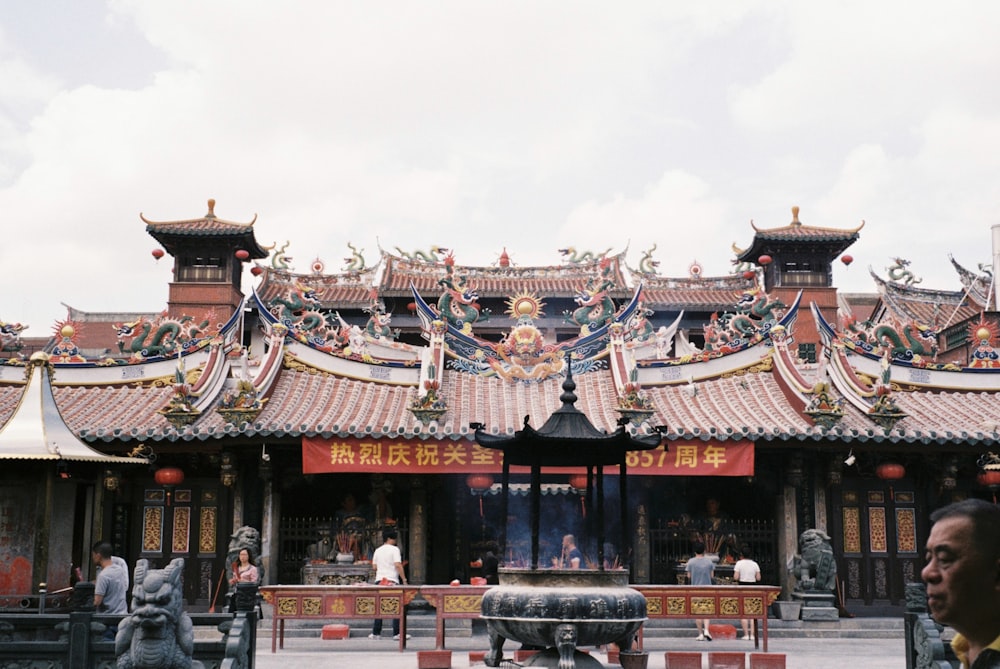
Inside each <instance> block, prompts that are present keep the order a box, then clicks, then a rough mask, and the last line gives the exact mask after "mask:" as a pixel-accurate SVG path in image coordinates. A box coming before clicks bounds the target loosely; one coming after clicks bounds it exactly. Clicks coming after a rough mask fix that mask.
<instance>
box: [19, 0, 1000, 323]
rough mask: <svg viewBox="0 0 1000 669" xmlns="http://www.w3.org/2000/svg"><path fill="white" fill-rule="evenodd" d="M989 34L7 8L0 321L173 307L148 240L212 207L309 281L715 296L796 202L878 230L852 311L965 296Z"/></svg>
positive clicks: (701, 15) (879, 27)
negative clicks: (588, 267)
mask: <svg viewBox="0 0 1000 669" xmlns="http://www.w3.org/2000/svg"><path fill="white" fill-rule="evenodd" d="M998 34H1000V3H984V2H971V1H970V2H962V1H959V2H954V3H947V4H945V3H940V2H925V1H916V2H915V1H907V2H902V1H886V2H877V3H873V2H844V3H834V5H833V6H831V5H829V4H822V3H803V2H792V1H788V2H763V1H761V2H755V1H752V0H732V1H725V0H718V1H713V2H704V3H698V2H673V1H669V2H663V1H662V0H656V1H652V2H630V3H599V2H572V3H571V2H537V1H532V2H518V1H516V0H515V1H511V2H503V3H487V2H468V1H467V0H462V1H460V2H450V1H447V0H445V1H442V2H436V3H414V2H397V1H393V0H387V1H385V2H377V3H371V2H363V3H357V2H339V1H335V0H325V1H323V2H289V3H272V2H262V1H261V2H248V1H246V0H240V1H235V0H234V1H222V0H220V1H218V2H193V1H184V0H178V1H175V2H152V1H151V2H135V1H131V0H110V1H108V2H100V1H98V0H53V1H49V2H42V3H8V6H6V7H5V9H4V12H3V13H2V14H0V216H2V217H3V221H2V224H0V225H2V230H3V235H2V238H3V243H2V244H0V267H2V268H3V269H2V271H3V275H2V276H3V279H2V285H3V288H2V289H0V320H3V321H7V322H20V323H25V324H28V325H29V326H30V328H29V329H28V330H27V331H25V332H24V335H25V336H42V335H46V334H48V333H49V330H50V328H51V326H52V325H53V324H54V323H55V322H57V321H59V320H61V319H63V318H65V317H66V309H65V307H64V306H62V304H68V305H70V306H72V307H74V308H77V309H81V310H84V311H116V312H117V311H156V310H158V309H162V308H164V307H165V305H166V300H167V286H168V283H169V280H170V275H171V264H170V262H169V259H164V260H161V261H159V262H157V261H155V260H154V259H153V257H152V256H151V255H150V251H151V250H152V249H153V248H155V247H156V243H155V241H154V240H153V239H152V238H151V237H149V236H148V235H147V234H146V233H145V230H144V228H145V224H144V223H143V222H142V221H141V220H140V218H139V214H140V212H142V213H143V214H144V215H145V216H146V217H147V218H149V219H150V220H157V221H164V220H176V219H187V218H195V217H199V216H202V215H204V214H205V212H206V204H205V203H206V200H207V199H208V198H215V199H216V200H217V202H218V204H217V205H216V208H215V210H216V214H217V215H218V216H219V217H220V218H223V219H226V220H230V221H237V222H240V221H250V220H251V219H252V218H253V217H254V215H255V214H256V215H258V220H257V223H256V224H255V228H256V232H257V237H258V240H259V241H260V243H262V244H264V245H269V244H272V243H275V242H277V243H278V245H279V246H280V245H282V244H284V242H285V241H286V240H288V241H290V242H291V243H290V244H289V246H288V249H287V253H288V255H290V256H291V257H292V258H293V260H292V265H293V267H294V268H295V269H296V270H298V271H302V272H307V271H308V270H309V267H310V265H311V264H312V261H313V259H314V258H316V257H319V258H320V259H321V260H323V261H324V263H325V265H326V268H327V270H328V271H338V270H339V269H340V268H341V267H343V266H344V264H345V262H344V258H347V257H348V256H350V251H349V249H348V248H347V244H348V243H349V242H350V243H353V244H354V246H356V247H357V248H359V249H364V255H365V257H366V258H367V261H368V263H369V264H372V263H374V262H375V261H376V260H377V259H378V247H379V245H380V244H381V246H382V247H383V248H385V249H387V250H395V249H396V248H397V247H399V248H400V249H402V250H404V251H414V250H417V249H427V248H429V247H430V246H431V245H438V246H446V247H448V248H451V249H453V250H454V251H455V255H456V260H457V261H458V262H459V263H461V264H480V265H489V264H492V263H495V262H496V261H497V259H498V257H499V255H500V253H501V251H502V250H503V248H505V247H506V248H507V250H508V252H509V253H510V256H511V259H512V261H513V262H514V263H515V264H521V265H530V264H558V263H559V262H560V261H561V256H560V255H559V253H558V251H557V249H559V248H565V247H574V248H576V249H578V250H579V251H580V252H582V251H585V250H592V251H604V250H606V249H608V248H609V247H610V248H611V249H612V250H613V251H615V252H618V251H621V250H623V249H625V248H626V247H627V248H628V261H629V264H630V265H631V266H633V267H637V266H638V264H639V259H640V257H641V255H642V253H643V251H645V250H647V249H648V248H650V247H651V246H652V245H653V244H654V243H655V244H656V245H657V250H656V251H655V252H654V258H655V259H657V260H659V261H660V266H659V269H660V272H661V274H664V275H668V276H685V275H686V274H687V271H688V267H689V266H690V265H691V263H692V262H694V261H698V262H699V263H700V264H701V265H702V267H703V268H704V274H705V275H708V276H711V275H720V274H726V273H728V272H729V271H731V269H732V266H731V265H730V261H731V260H732V258H733V251H732V248H731V247H732V245H733V244H734V243H735V244H736V245H737V246H738V247H742V248H745V247H747V246H749V245H750V242H751V240H752V238H753V229H752V228H751V226H750V221H751V220H753V222H754V223H755V224H756V225H757V226H758V227H765V228H766V227H778V226H783V225H786V224H787V223H789V222H790V221H791V213H790V208H791V207H792V206H793V205H798V206H800V207H801V212H800V219H801V221H802V222H803V223H804V224H806V225H815V226H824V227H834V228H854V227H856V226H858V225H860V223H861V221H862V220H864V221H865V222H866V225H865V227H864V229H863V230H862V231H861V236H860V240H859V241H858V242H857V243H856V244H855V245H854V246H853V247H852V248H851V249H850V250H849V251H848V253H850V254H851V255H852V256H853V257H854V259H855V261H854V264H853V265H851V266H850V267H845V266H843V265H841V264H840V263H838V264H837V266H836V269H835V282H836V283H837V285H838V286H839V287H840V288H841V289H842V290H847V291H852V292H861V291H871V290H873V289H874V285H873V282H872V281H871V278H870V277H869V276H868V271H867V270H868V267H869V266H870V267H872V268H873V269H874V270H875V271H876V272H878V273H879V274H880V275H882V276H885V275H886V267H887V266H888V265H890V264H891V258H892V257H894V256H901V257H904V258H907V259H909V260H910V261H911V263H912V264H911V265H910V269H911V270H912V271H913V272H914V274H916V275H917V276H919V277H922V278H923V282H922V284H921V287H927V288H940V289H952V290H954V289H958V288H959V285H958V283H957V279H956V277H955V274H954V272H953V271H952V269H951V268H950V265H949V263H948V255H949V254H952V255H954V256H955V258H956V259H957V260H958V261H959V262H960V263H962V264H963V265H965V266H967V267H970V268H975V267H976V266H977V265H978V264H979V263H988V262H990V261H991V252H990V228H991V226H992V225H995V224H1000V86H996V85H995V82H996V77H997V72H1000V41H998V40H997V39H996V35H998ZM245 287H246V288H249V287H250V282H249V274H248V280H247V284H246V286H245Z"/></svg>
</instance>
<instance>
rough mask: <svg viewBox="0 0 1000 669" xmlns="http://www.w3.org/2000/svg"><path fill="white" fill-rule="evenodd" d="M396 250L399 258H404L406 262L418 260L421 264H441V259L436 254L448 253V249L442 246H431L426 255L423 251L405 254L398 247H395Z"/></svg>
mask: <svg viewBox="0 0 1000 669" xmlns="http://www.w3.org/2000/svg"><path fill="white" fill-rule="evenodd" d="M396 250H397V251H399V255H400V256H401V257H403V258H406V259H407V260H419V261H422V262H429V263H437V262H441V259H440V258H438V254H439V253H442V254H443V253H448V249H446V248H445V247H443V246H432V247H431V250H430V251H429V252H426V253H425V252H424V251H414V252H413V253H407V252H406V251H404V250H403V249H401V248H399V247H398V246H397V247H396Z"/></svg>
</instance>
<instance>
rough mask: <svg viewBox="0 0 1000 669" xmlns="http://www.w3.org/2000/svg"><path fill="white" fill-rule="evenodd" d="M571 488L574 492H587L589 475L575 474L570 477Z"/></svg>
mask: <svg viewBox="0 0 1000 669" xmlns="http://www.w3.org/2000/svg"><path fill="white" fill-rule="evenodd" d="M569 487H570V488H573V489H574V490H586V489H587V475H586V474H573V475H572V476H570V477H569Z"/></svg>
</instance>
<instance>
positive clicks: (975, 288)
mask: <svg viewBox="0 0 1000 669" xmlns="http://www.w3.org/2000/svg"><path fill="white" fill-rule="evenodd" d="M948 259H949V260H950V261H951V265H952V267H954V268H955V271H956V272H958V278H959V281H961V282H962V287H963V288H964V289H965V291H966V292H967V293H968V294H969V298H970V299H972V300H973V301H974V302H975V303H976V304H978V305H979V306H980V308H982V309H987V308H988V307H989V304H990V291H991V290H992V289H993V275H992V273H986V272H983V273H979V274H977V273H975V272H972V271H970V270H968V269H966V268H965V267H962V266H961V265H959V264H958V263H957V262H956V261H955V259H954V258H952V257H951V256H950V255H949V256H948Z"/></svg>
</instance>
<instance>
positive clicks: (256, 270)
mask: <svg viewBox="0 0 1000 669" xmlns="http://www.w3.org/2000/svg"><path fill="white" fill-rule="evenodd" d="M250 273H251V274H253V275H254V276H260V275H261V274H263V273H264V268H263V267H261V266H260V265H254V266H253V267H251V268H250Z"/></svg>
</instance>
